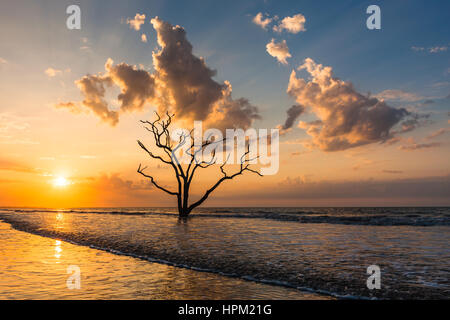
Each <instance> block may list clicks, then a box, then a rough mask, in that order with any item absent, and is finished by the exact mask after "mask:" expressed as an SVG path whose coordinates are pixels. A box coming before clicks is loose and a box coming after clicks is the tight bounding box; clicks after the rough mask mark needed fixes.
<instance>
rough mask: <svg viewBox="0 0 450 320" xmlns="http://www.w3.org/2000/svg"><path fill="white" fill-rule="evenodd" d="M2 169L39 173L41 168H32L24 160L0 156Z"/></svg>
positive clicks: (0, 167)
mask: <svg viewBox="0 0 450 320" xmlns="http://www.w3.org/2000/svg"><path fill="white" fill-rule="evenodd" d="M0 170H6V171H15V172H22V173H38V172H40V171H39V170H37V169H35V168H32V167H30V166H28V165H26V164H23V163H22V162H18V161H15V160H9V159H1V158H0Z"/></svg>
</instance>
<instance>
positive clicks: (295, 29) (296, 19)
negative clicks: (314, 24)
mask: <svg viewBox="0 0 450 320" xmlns="http://www.w3.org/2000/svg"><path fill="white" fill-rule="evenodd" d="M305 22H306V18H305V16H304V15H302V14H301V13H299V14H296V15H294V16H292V17H285V18H284V19H282V20H281V21H280V22H279V23H278V25H276V26H274V27H273V31H275V32H279V33H280V32H282V31H283V30H286V31H287V32H289V33H294V34H296V33H299V32H301V31H306V29H305Z"/></svg>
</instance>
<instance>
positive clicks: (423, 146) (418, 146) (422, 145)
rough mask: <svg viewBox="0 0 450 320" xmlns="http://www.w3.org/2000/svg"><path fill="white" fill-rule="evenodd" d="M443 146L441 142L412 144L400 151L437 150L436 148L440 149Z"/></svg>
mask: <svg viewBox="0 0 450 320" xmlns="http://www.w3.org/2000/svg"><path fill="white" fill-rule="evenodd" d="M441 145H442V143H440V142H432V143H416V142H410V143H409V144H406V145H403V146H400V147H399V150H404V151H415V150H420V149H430V148H436V147H440V146H441Z"/></svg>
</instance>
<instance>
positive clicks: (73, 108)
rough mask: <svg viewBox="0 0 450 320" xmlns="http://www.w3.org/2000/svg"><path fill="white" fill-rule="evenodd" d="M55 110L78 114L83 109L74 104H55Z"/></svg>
mask: <svg viewBox="0 0 450 320" xmlns="http://www.w3.org/2000/svg"><path fill="white" fill-rule="evenodd" d="M55 107H56V108H62V109H68V110H69V111H70V112H72V113H75V114H78V113H82V112H83V109H82V108H81V106H80V104H79V103H76V102H70V101H69V102H59V103H57V104H55Z"/></svg>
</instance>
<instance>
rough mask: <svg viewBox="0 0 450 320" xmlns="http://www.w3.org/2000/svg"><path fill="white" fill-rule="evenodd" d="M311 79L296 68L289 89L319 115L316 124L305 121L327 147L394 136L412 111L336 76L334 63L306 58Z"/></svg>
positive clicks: (334, 148) (318, 144)
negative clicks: (368, 92)
mask: <svg viewBox="0 0 450 320" xmlns="http://www.w3.org/2000/svg"><path fill="white" fill-rule="evenodd" d="M298 69H299V70H302V69H306V71H307V72H308V73H309V74H310V75H311V77H312V79H311V80H310V81H305V80H304V79H302V78H297V74H296V71H295V70H293V71H292V73H291V76H290V79H289V85H288V89H287V93H288V94H289V95H291V96H292V97H294V98H295V99H296V101H297V102H298V103H300V104H302V105H304V106H306V107H310V108H311V111H312V112H313V113H315V115H316V116H317V117H318V118H319V120H320V122H316V123H314V124H308V123H301V125H303V126H304V128H305V129H306V132H307V133H308V134H309V135H310V136H311V137H312V145H311V146H315V147H319V148H320V149H322V150H324V151H339V150H345V149H349V148H353V147H357V146H361V145H366V144H370V143H375V142H383V141H386V140H388V139H390V138H392V133H391V132H390V130H391V129H392V128H393V127H394V126H395V125H396V124H398V123H399V122H400V121H401V120H402V119H404V118H405V117H406V116H408V115H410V113H409V112H408V111H407V110H405V109H403V108H401V109H395V108H392V107H390V106H388V105H387V104H386V103H385V102H384V101H380V100H378V99H377V98H374V97H369V96H365V95H362V94H360V93H359V92H357V91H356V90H355V89H354V87H353V85H352V84H351V83H350V82H345V81H343V80H340V79H338V78H335V77H334V76H333V72H332V68H331V67H324V66H322V65H321V64H317V63H315V62H314V61H313V60H312V59H311V58H307V59H305V63H304V64H303V65H301V66H300V67H299V68H298Z"/></svg>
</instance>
